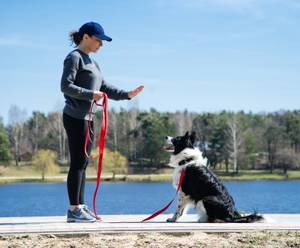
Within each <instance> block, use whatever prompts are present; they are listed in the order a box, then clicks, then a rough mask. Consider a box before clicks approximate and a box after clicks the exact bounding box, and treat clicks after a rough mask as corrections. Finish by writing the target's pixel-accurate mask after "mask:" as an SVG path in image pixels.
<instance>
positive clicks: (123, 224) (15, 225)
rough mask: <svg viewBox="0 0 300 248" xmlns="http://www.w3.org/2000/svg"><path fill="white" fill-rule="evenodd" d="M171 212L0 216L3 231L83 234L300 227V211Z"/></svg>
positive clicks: (290, 228) (268, 229)
mask: <svg viewBox="0 0 300 248" xmlns="http://www.w3.org/2000/svg"><path fill="white" fill-rule="evenodd" d="M170 216H171V215H160V216H158V217H156V218H155V219H153V220H151V221H149V222H146V223H142V222H141V220H143V219H144V218H145V217H147V216H146V215H103V216H102V218H103V221H102V222H95V223H67V222H66V216H42V217H14V218H6V217H5V218H0V234H1V235H14V234H82V233H95V232H100V233H117V232H192V231H203V232H244V231H262V230H266V231H289V230H293V231H300V214H266V215H264V216H265V217H266V218H267V221H266V222H263V223H249V224H247V223H239V224H233V223H197V222H195V221H196V219H197V216H196V215H186V216H184V217H182V219H181V220H180V221H179V222H176V223H167V222H166V221H165V220H166V219H167V218H169V217H170Z"/></svg>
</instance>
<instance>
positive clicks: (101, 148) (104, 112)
mask: <svg viewBox="0 0 300 248" xmlns="http://www.w3.org/2000/svg"><path fill="white" fill-rule="evenodd" d="M94 105H96V106H102V127H101V131H100V136H99V140H98V144H99V159H98V169H97V182H96V188H95V191H94V196H93V210H94V215H95V216H96V219H97V220H101V218H100V216H98V215H97V209H96V198H97V193H98V189H99V185H100V181H101V172H102V159H103V152H104V144H105V137H106V132H107V123H108V97H107V95H106V94H105V93H103V101H102V104H98V103H97V102H96V101H93V102H92V104H91V107H90V110H89V120H88V128H87V131H86V135H85V143H84V153H85V155H86V156H87V158H89V157H90V156H89V155H88V152H87V145H88V142H91V143H93V141H92V139H91V137H90V133H91V134H93V135H94V133H93V131H92V129H91V122H92V115H93V107H94Z"/></svg>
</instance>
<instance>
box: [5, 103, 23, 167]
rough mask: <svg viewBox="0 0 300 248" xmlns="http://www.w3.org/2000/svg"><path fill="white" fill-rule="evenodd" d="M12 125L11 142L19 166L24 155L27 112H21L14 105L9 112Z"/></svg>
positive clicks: (10, 129)
mask: <svg viewBox="0 0 300 248" xmlns="http://www.w3.org/2000/svg"><path fill="white" fill-rule="evenodd" d="M8 115H9V123H10V128H9V131H10V140H11V142H12V144H13V152H14V157H15V162H16V165H17V166H18V165H19V161H20V160H21V154H22V153H23V149H22V148H23V147H24V146H22V140H24V139H23V136H24V132H23V127H24V122H25V120H26V111H25V110H21V109H20V108H19V107H18V106H16V105H12V106H11V107H10V109H9V112H8Z"/></svg>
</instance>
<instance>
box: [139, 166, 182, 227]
mask: <svg viewBox="0 0 300 248" xmlns="http://www.w3.org/2000/svg"><path fill="white" fill-rule="evenodd" d="M183 177H184V169H181V172H180V179H179V183H178V186H177V190H176V193H175V196H174V197H173V199H172V200H171V201H170V202H169V203H168V204H167V205H166V206H165V207H163V208H162V209H160V210H158V211H157V212H155V213H154V214H152V215H150V216H149V217H147V218H146V219H143V220H142V222H145V221H148V220H151V219H153V218H155V217H156V216H158V215H160V214H161V213H163V212H164V211H166V210H167V209H168V208H169V207H170V205H171V204H172V203H173V201H174V200H175V198H176V196H177V194H178V192H179V190H180V188H181V184H182V181H183Z"/></svg>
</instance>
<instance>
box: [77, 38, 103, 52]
mask: <svg viewBox="0 0 300 248" xmlns="http://www.w3.org/2000/svg"><path fill="white" fill-rule="evenodd" d="M82 42H83V45H84V46H85V47H86V48H87V49H88V50H89V51H90V52H94V53H95V52H97V51H98V49H99V48H100V47H102V40H100V39H98V38H97V37H96V36H94V35H93V36H89V35H87V34H85V35H84V36H83V39H82Z"/></svg>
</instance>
